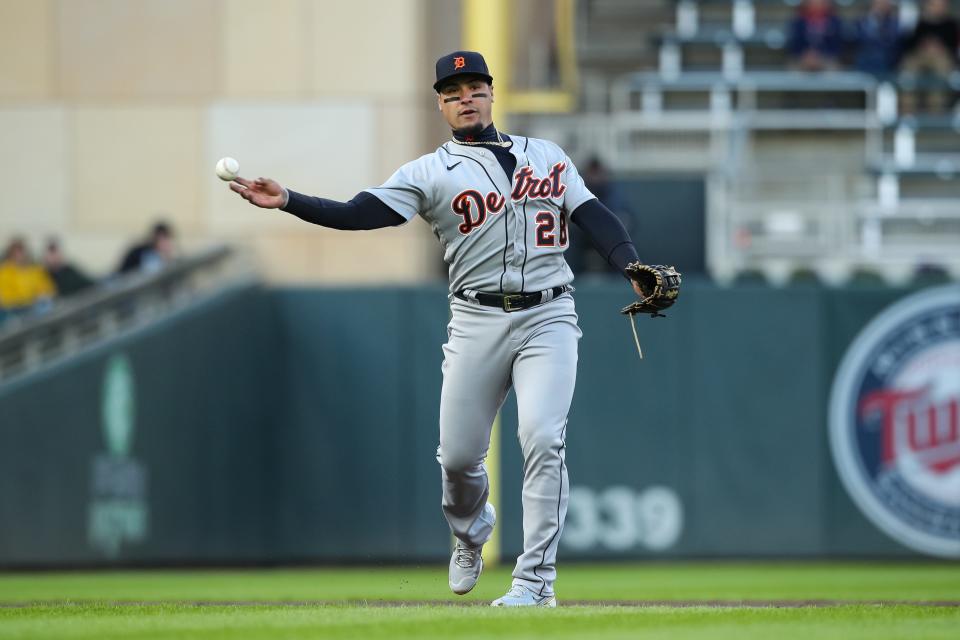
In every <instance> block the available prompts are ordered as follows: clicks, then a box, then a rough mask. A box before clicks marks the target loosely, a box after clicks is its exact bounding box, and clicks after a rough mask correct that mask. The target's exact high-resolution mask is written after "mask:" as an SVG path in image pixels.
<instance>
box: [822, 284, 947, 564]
mask: <svg viewBox="0 0 960 640" xmlns="http://www.w3.org/2000/svg"><path fill="white" fill-rule="evenodd" d="M829 430H830V445H831V449H832V452H833V457H834V462H835V464H836V467H837V472H838V473H839V475H840V478H841V480H842V481H843V484H844V486H845V487H846V489H847V491H848V492H849V494H850V496H851V497H852V498H853V501H854V502H855V503H856V504H857V506H858V507H859V508H860V509H861V510H862V511H863V513H864V514H865V515H866V516H867V518H868V519H869V520H870V521H871V522H873V523H874V524H875V525H876V526H877V527H878V528H880V529H881V530H882V531H884V532H885V533H886V534H887V535H889V536H890V537H892V538H893V539H895V540H897V541H898V542H900V543H902V544H904V545H906V546H907V547H910V548H911V549H914V550H916V551H919V552H921V553H926V554H930V555H936V556H943V557H950V558H960V286H957V285H948V286H944V287H937V288H935V289H928V290H926V291H923V292H920V293H918V294H915V295H912V296H910V297H908V298H905V299H904V300H902V301H901V302H899V303H897V304H895V305H893V306H892V307H890V308H889V309H887V310H886V311H884V312H882V313H881V314H880V315H878V316H877V317H876V318H874V319H873V321H871V322H870V324H869V325H867V327H866V328H864V330H863V331H862V332H861V333H860V335H858V336H857V338H856V339H855V340H854V342H853V344H852V345H851V346H850V349H849V350H848V351H847V353H846V355H845V356H844V358H843V361H842V362H841V364H840V367H839V369H838V371H837V374H836V377H835V379H834V383H833V390H832V393H831V397H830V415H829Z"/></svg>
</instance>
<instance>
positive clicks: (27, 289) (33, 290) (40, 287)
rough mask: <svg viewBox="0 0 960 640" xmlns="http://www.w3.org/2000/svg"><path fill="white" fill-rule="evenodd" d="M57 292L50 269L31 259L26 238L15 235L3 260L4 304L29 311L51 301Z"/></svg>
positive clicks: (0, 294) (0, 296) (0, 287)
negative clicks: (47, 269)
mask: <svg viewBox="0 0 960 640" xmlns="http://www.w3.org/2000/svg"><path fill="white" fill-rule="evenodd" d="M56 292H57V290H56V287H55V286H54V284H53V280H51V279H50V276H49V275H47V272H46V270H44V268H43V267H42V266H40V265H37V264H34V263H33V262H32V261H31V259H30V254H29V253H28V252H27V245H26V243H25V242H24V240H23V238H14V239H12V240H11V241H10V244H9V245H7V249H6V251H4V253H3V261H2V262H0V307H2V308H4V309H6V310H7V311H9V312H22V311H26V310H29V309H31V308H34V307H36V306H37V305H38V304H42V303H46V302H49V301H50V299H51V298H53V296H54V295H55V294H56Z"/></svg>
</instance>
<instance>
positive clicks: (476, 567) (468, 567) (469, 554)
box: [449, 540, 483, 596]
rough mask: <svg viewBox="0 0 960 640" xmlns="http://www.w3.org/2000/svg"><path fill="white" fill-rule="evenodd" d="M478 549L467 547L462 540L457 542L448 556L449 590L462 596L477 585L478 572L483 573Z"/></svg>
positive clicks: (480, 548) (480, 547)
mask: <svg viewBox="0 0 960 640" xmlns="http://www.w3.org/2000/svg"><path fill="white" fill-rule="evenodd" d="M482 550H483V545H481V546H479V547H471V546H468V545H467V544H466V543H465V542H463V540H457V544H456V545H455V546H454V547H453V555H452V556H450V580H449V582H450V590H451V591H453V592H454V593H455V594H457V595H460V596H462V595H463V594H465V593H468V592H469V591H470V590H471V589H473V587H474V586H475V585H476V584H477V580H478V579H479V578H480V572H481V571H483V558H481V557H480V552H481V551H482Z"/></svg>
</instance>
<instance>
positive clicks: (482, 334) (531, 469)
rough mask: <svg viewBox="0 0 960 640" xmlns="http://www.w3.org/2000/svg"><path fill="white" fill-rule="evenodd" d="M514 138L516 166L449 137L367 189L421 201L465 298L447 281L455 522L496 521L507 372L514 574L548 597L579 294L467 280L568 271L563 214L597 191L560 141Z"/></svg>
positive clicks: (444, 414) (449, 500)
mask: <svg viewBox="0 0 960 640" xmlns="http://www.w3.org/2000/svg"><path fill="white" fill-rule="evenodd" d="M512 140H513V144H512V146H511V147H510V149H509V150H510V152H511V153H512V154H513V155H514V157H515V158H516V161H517V162H516V170H515V171H514V175H513V176H512V180H511V178H510V177H508V176H507V175H506V172H505V171H504V169H503V168H502V166H501V164H500V163H499V162H498V160H497V158H496V156H495V155H494V153H493V152H492V151H490V150H489V149H485V148H483V147H481V146H473V145H464V144H457V143H455V142H447V143H446V144H444V145H442V146H441V147H439V148H438V149H437V150H436V151H435V152H434V153H431V154H428V155H425V156H423V157H421V158H418V159H416V160H414V161H413V162H410V163H408V164H406V165H404V166H403V167H401V168H400V169H399V170H398V171H397V172H396V173H394V174H393V176H391V177H390V179H389V180H387V182H386V183H384V184H383V185H382V186H380V187H377V188H375V189H368V190H367V191H369V192H370V193H371V194H373V195H374V196H376V197H377V198H379V199H380V200H382V201H383V202H384V203H385V204H387V205H388V206H389V207H390V208H391V209H393V210H394V211H396V212H398V213H400V214H401V215H403V216H404V217H405V218H406V219H407V220H410V219H412V218H413V217H414V216H415V215H417V214H419V215H421V216H422V217H423V218H424V219H425V220H426V221H427V222H429V223H430V225H431V227H432V228H433V232H434V233H435V234H436V236H437V238H438V239H439V240H440V243H441V244H442V245H443V249H444V259H445V260H446V262H447V264H448V265H449V267H450V291H451V294H453V293H457V292H464V294H465V296H466V297H467V298H468V300H461V299H459V298H457V297H455V296H453V295H451V301H450V324H449V325H448V326H447V335H448V340H447V343H446V344H445V345H444V347H443V352H444V360H443V388H442V389H441V392H440V446H439V447H438V449H437V460H438V461H439V462H440V466H441V470H442V486H443V502H442V506H443V512H444V516H445V517H446V519H447V523H448V524H449V525H450V529H451V531H452V532H453V534H454V535H455V536H456V537H457V538H459V539H460V540H462V541H463V542H464V543H466V544H467V545H469V546H470V547H474V548H475V547H479V546H481V545H483V544H484V543H485V542H486V541H487V540H488V539H489V537H490V535H491V533H492V531H493V526H494V522H495V519H496V518H495V512H494V509H493V507H492V506H491V505H489V504H488V503H487V497H488V494H489V492H488V488H489V483H488V478H487V471H486V468H485V466H484V460H485V458H486V455H487V449H488V447H489V443H490V428H491V425H492V424H493V420H494V417H495V416H496V414H497V411H498V410H499V409H500V406H501V405H502V403H503V401H504V398H505V397H506V394H507V392H508V391H509V390H510V387H511V386H512V387H513V388H514V389H515V390H516V395H517V407H518V414H519V415H518V418H519V431H518V434H517V435H518V437H519V439H520V444H521V447H522V449H523V456H524V460H525V463H524V481H523V495H522V503H523V532H524V533H523V553H522V554H521V555H520V556H519V557H518V558H517V565H516V568H515V569H514V572H513V581H514V584H515V585H523V586H524V587H526V588H528V589H530V590H533V591H534V592H535V593H536V594H537V595H538V596H540V597H547V596H551V595H552V594H553V583H554V580H555V579H556V554H557V546H558V545H559V541H560V534H561V532H562V530H563V520H564V517H565V515H566V510H567V501H568V497H569V492H570V485H569V482H568V480H567V469H566V463H565V448H566V447H565V444H564V438H565V434H566V426H567V413H568V411H569V409H570V402H571V400H572V398H573V388H574V383H575V381H576V371H577V343H578V341H579V339H580V329H579V327H578V326H577V314H576V310H575V308H574V302H573V298H572V297H571V296H570V294H569V293H564V294H562V295H560V296H559V298H557V299H553V296H552V292H550V295H544V297H543V300H544V302H543V303H542V304H539V305H537V306H534V307H532V308H529V309H525V310H521V311H516V312H506V311H504V310H503V309H499V308H491V307H488V306H481V305H479V304H478V303H477V301H476V300H475V299H474V298H472V297H471V295H470V293H471V292H477V291H481V292H486V293H498V292H503V293H518V292H524V293H532V292H536V291H545V290H549V289H552V288H554V287H560V286H563V285H567V284H569V283H570V282H571V281H572V280H573V274H572V273H571V271H570V268H569V267H568V266H567V263H566V261H565V260H564V259H563V251H564V250H565V249H566V247H567V244H568V233H567V231H568V230H567V223H568V218H569V216H570V214H571V213H572V212H573V211H574V210H575V209H576V208H577V207H578V206H580V205H581V204H583V203H584V202H586V201H587V200H590V199H592V198H593V197H594V196H593V194H591V193H590V192H589V191H588V190H587V188H586V187H585V186H584V184H583V180H582V179H581V178H580V175H579V174H578V173H577V170H576V168H575V167H574V165H573V163H572V162H570V159H569V158H568V157H567V156H566V154H564V152H563V151H562V150H561V149H560V147H558V146H557V145H555V144H553V143H552V142H548V141H546V140H537V139H533V138H523V137H520V136H514V137H513V138H512ZM471 300H472V301H471ZM452 587H453V583H451V588H452Z"/></svg>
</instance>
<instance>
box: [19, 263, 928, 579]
mask: <svg viewBox="0 0 960 640" xmlns="http://www.w3.org/2000/svg"><path fill="white" fill-rule="evenodd" d="M902 294H903V292H902V291H897V290H889V289H850V290H828V289H823V288H819V287H813V286H810V287H802V286H795V287H792V288H788V289H769V288H766V287H761V286H740V287H734V288H717V287H716V286H714V285H711V284H709V283H705V282H700V283H698V282H695V281H694V282H690V283H688V284H687V285H685V289H684V294H683V300H682V303H681V304H679V305H677V307H676V309H675V310H672V311H671V312H670V314H669V315H670V317H669V318H668V319H667V320H656V321H652V320H649V319H646V318H641V319H639V325H640V326H639V331H640V338H641V340H642V344H643V347H644V354H645V358H644V360H642V361H641V360H639V359H638V358H637V354H636V352H635V350H634V347H633V344H632V334H631V331H630V328H629V326H628V324H627V322H626V320H625V319H623V318H621V317H619V316H618V315H617V310H618V309H619V307H620V306H621V305H622V304H623V301H624V296H625V295H628V291H627V289H626V288H625V287H624V285H623V284H622V283H619V282H612V283H609V284H604V283H589V284H584V285H582V286H581V287H580V289H579V291H578V293H577V295H576V299H577V307H578V313H579V315H580V324H581V327H582V328H583V332H584V337H583V340H582V342H581V348H580V367H579V375H578V387H577V391H576V395H575V398H574V405H573V410H572V412H571V415H570V425H569V429H568V440H567V442H568V448H567V451H568V454H567V462H568V466H569V469H570V478H571V484H572V488H573V497H572V499H571V509H570V515H569V518H568V526H567V529H566V530H565V532H564V535H563V537H562V539H561V544H562V547H561V556H562V557H563V558H567V559H572V558H649V557H701V556H709V557H724V556H747V557H753V556H782V557H819V556H890V557H905V556H911V555H914V552H912V551H910V550H908V549H907V548H905V547H903V546H901V545H900V544H898V543H897V542H894V541H893V540H892V539H891V538H889V537H887V536H886V535H885V534H883V533H881V532H880V531H879V530H878V529H877V528H876V527H875V526H874V525H872V524H871V523H870V522H868V521H867V519H866V518H865V517H864V516H863V515H862V514H861V513H860V511H859V510H858V509H857V508H856V507H855V506H854V505H853V503H852V502H851V500H850V498H849V497H848V495H847V493H846V492H845V490H844V489H843V487H842V486H841V484H840V481H839V478H838V476H837V473H836V470H835V467H834V464H833V462H832V460H831V457H830V451H829V447H828V444H827V440H828V438H827V431H826V416H827V398H828V394H829V388H830V384H831V381H832V379H833V376H834V372H835V371H836V368H837V366H838V362H839V360H840V357H841V356H842V354H843V352H844V351H845V350H846V349H847V346H848V345H849V344H850V342H851V341H852V339H853V338H854V336H855V335H856V334H857V333H858V332H859V331H860V329H861V328H862V327H863V326H864V324H865V323H866V322H867V321H868V320H869V319H870V318H872V317H873V316H874V315H875V314H876V313H877V312H878V311H879V310H881V309H883V308H884V307H886V306H887V305H889V304H890V303H891V302H893V301H895V300H897V299H898V298H900V297H901V296H902ZM447 319H448V308H447V301H446V297H445V292H444V289H443V288H442V287H441V286H432V287H409V288H390V289H326V290H317V289H307V288H305V289H280V290H263V291H261V290H255V289H254V290H247V291H241V292H237V293H234V294H231V295H228V296H224V297H223V298H222V299H220V300H218V301H216V302H214V303H211V304H209V305H207V306H206V307H204V308H203V309H197V310H193V311H190V312H188V313H185V314H182V315H181V316H178V317H177V318H175V319H172V320H170V321H167V322H165V323H163V324H162V325H160V326H157V327H154V328H151V329H150V330H149V331H146V332H142V333H139V334H136V335H132V336H124V337H122V338H120V339H118V340H117V341H116V342H115V343H114V344H111V345H107V346H105V347H103V348H100V349H98V350H96V351H94V352H92V353H88V354H85V355H84V356H83V357H80V358H77V359H74V360H71V361H69V362H65V363H62V364H61V365H59V366H58V367H57V368H56V369H55V370H53V371H49V372H47V373H45V374H43V375H41V376H38V377H35V378H31V379H28V380H23V381H20V382H18V383H15V384H14V385H12V386H9V385H8V386H7V387H5V388H2V389H0V565H27V564H63V563H80V564H91V563H92V564H111V563H119V564H129V563H153V562H160V563H163V562H171V561H177V562H199V563H210V562H228V561H238V562H249V561H267V562H298V561H310V562H314V561H320V562H344V561H361V562H364V561H367V562H369V561H401V562H419V561H422V560H440V559H442V558H443V557H444V556H445V555H446V553H447V552H448V551H447V550H448V548H449V535H448V532H447V529H446V525H445V523H444V522H443V519H442V516H441V514H440V509H439V502H440V491H439V468H438V466H437V464H436V462H435V460H434V454H435V448H436V443H437V439H438V433H437V420H438V405H439V393H440V382H441V377H440V362H441V357H442V356H441V350H440V346H441V345H442V343H443V342H444V340H445V339H446V330H445V326H446V323H447ZM501 433H502V436H501V438H502V450H503V453H502V470H503V472H502V485H501V489H502V495H501V501H500V504H498V505H497V506H498V511H499V514H500V520H499V522H500V524H499V526H500V527H501V534H502V541H503V549H504V553H505V557H507V558H509V557H510V556H511V555H513V554H515V553H516V552H518V551H519V548H520V544H521V536H520V522H521V521H520V504H519V486H520V481H521V476H520V469H521V464H520V457H519V456H520V454H519V447H518V446H517V444H516V438H515V433H516V417H515V404H514V403H513V401H512V400H508V403H507V405H506V406H505V408H504V411H503V425H502V432H501Z"/></svg>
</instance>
